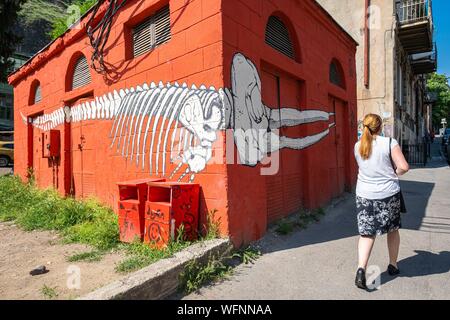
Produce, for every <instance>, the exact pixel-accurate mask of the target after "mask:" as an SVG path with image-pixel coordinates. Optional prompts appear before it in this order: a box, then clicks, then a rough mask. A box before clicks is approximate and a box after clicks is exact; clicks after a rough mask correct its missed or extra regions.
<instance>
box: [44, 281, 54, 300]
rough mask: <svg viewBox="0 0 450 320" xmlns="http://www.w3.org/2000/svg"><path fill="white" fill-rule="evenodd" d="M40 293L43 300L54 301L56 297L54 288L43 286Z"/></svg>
mask: <svg viewBox="0 0 450 320" xmlns="http://www.w3.org/2000/svg"><path fill="white" fill-rule="evenodd" d="M41 293H42V294H43V295H44V297H45V299H55V298H56V297H58V293H57V292H56V287H55V288H51V287H48V286H47V285H45V284H44V286H43V287H42V288H41Z"/></svg>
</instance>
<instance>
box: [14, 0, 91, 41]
mask: <svg viewBox="0 0 450 320" xmlns="http://www.w3.org/2000/svg"><path fill="white" fill-rule="evenodd" d="M96 2H97V0H66V1H62V0H28V1H27V2H26V3H25V4H24V5H23V8H22V10H21V11H20V16H21V17H22V18H23V19H24V22H25V23H26V24H29V25H30V24H32V23H34V22H36V21H42V20H43V21H47V22H49V23H50V24H51V25H52V28H51V30H50V32H49V35H50V36H51V38H52V39H56V38H58V37H59V36H60V35H62V34H63V33H64V32H66V31H67V29H68V28H69V27H70V26H71V25H72V24H73V23H75V22H76V21H77V20H78V19H79V18H80V17H81V16H82V15H83V14H84V13H86V11H88V10H89V9H90V8H91V7H92V6H93V5H94V4H95V3H96Z"/></svg>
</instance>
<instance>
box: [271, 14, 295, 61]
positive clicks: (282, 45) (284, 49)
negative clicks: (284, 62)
mask: <svg viewBox="0 0 450 320" xmlns="http://www.w3.org/2000/svg"><path fill="white" fill-rule="evenodd" d="M266 43H267V44H268V45H269V46H271V47H272V48H274V49H275V50H277V51H279V52H281V53H282V54H284V55H286V56H288V57H289V58H291V59H294V60H295V50H294V44H293V42H292V39H291V35H290V34H289V30H288V28H287V27H286V25H285V24H284V23H283V21H281V19H280V18H278V17H276V16H270V18H269V22H268V23H267V26H266Z"/></svg>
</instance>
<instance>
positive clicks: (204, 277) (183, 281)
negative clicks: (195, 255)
mask: <svg viewBox="0 0 450 320" xmlns="http://www.w3.org/2000/svg"><path fill="white" fill-rule="evenodd" d="M231 272H232V267H231V266H228V265H226V264H225V263H223V262H222V261H221V260H219V259H217V258H216V257H214V256H210V257H209V259H208V262H207V263H206V264H205V265H203V264H200V263H198V262H197V261H196V260H193V261H191V262H189V263H188V264H187V265H186V267H185V269H184V271H183V272H182V273H181V274H180V279H179V281H180V285H179V289H180V290H181V291H184V292H185V293H187V294H189V293H191V292H194V291H197V290H198V289H199V288H200V287H201V286H202V285H204V284H206V283H210V282H214V281H218V280H220V279H223V278H225V277H226V276H228V275H230V274H231Z"/></svg>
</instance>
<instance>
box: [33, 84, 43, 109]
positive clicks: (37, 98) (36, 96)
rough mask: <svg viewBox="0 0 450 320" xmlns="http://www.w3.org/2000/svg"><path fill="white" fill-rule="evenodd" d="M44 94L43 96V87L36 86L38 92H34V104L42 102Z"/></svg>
mask: <svg viewBox="0 0 450 320" xmlns="http://www.w3.org/2000/svg"><path fill="white" fill-rule="evenodd" d="M41 100H42V94H41V86H40V85H39V84H38V85H37V86H36V91H34V104H36V103H39V102H41Z"/></svg>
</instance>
